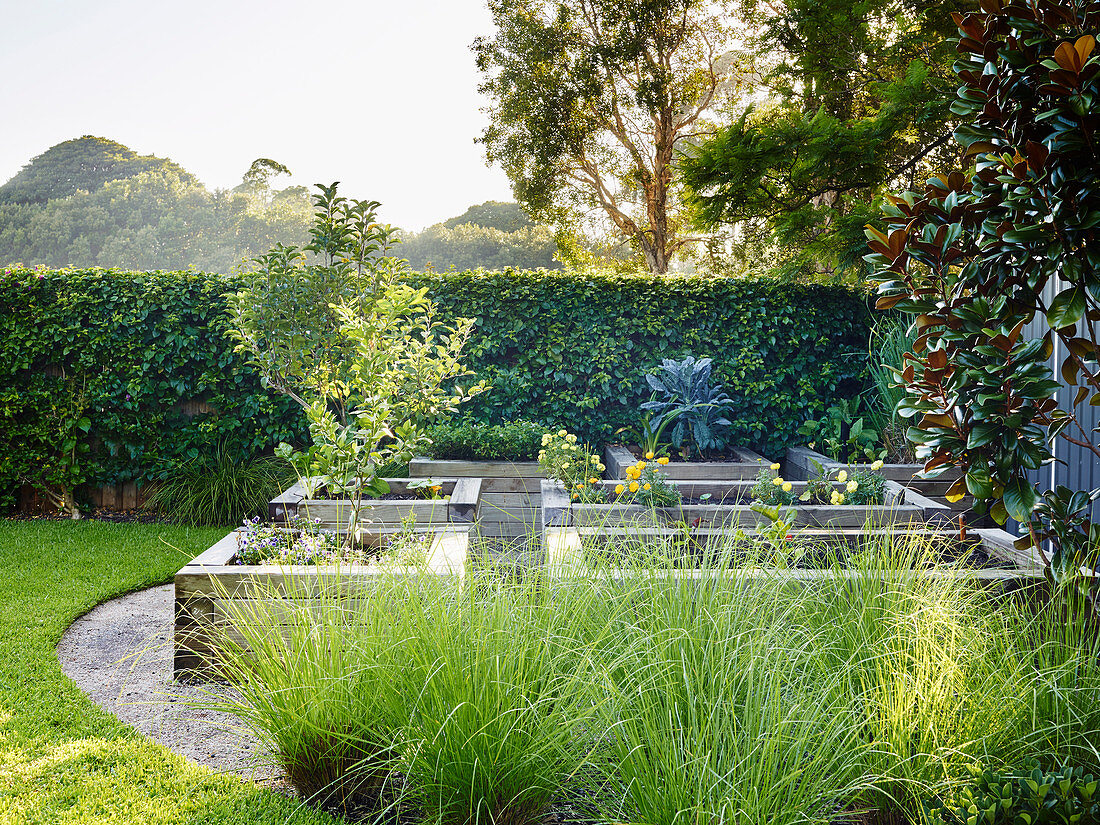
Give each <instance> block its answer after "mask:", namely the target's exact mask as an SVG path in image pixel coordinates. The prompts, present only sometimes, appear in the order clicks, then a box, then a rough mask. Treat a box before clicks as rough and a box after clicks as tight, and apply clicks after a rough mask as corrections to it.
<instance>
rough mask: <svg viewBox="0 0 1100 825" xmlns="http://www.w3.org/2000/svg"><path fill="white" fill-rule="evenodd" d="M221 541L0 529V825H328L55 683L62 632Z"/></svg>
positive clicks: (59, 526)
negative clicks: (193, 759)
mask: <svg viewBox="0 0 1100 825" xmlns="http://www.w3.org/2000/svg"><path fill="white" fill-rule="evenodd" d="M223 533H224V531H223V530H219V529H187V528H179V527H167V526H164V525H119V524H109V523H104V522H91V521H85V522H68V521H65V522H60V521H0V564H2V565H3V567H2V569H3V574H2V575H0V823H3V825H9V824H10V825H14V824H15V823H157V824H158V825H159V824H160V823H211V825H212V824H213V823H234V825H252V823H276V822H277V823H303V824H305V823H309V824H310V825H312V823H331V822H333V821H334V820H333V819H331V818H330V817H327V816H325V815H322V814H319V813H316V812H314V811H311V810H308V809H303V808H301V807H300V806H299V805H298V804H297V803H295V802H294V801H292V800H288V799H285V798H283V797H281V796H279V795H277V794H275V793H273V792H270V791H265V790H260V789H257V788H256V787H254V786H253V785H252V784H250V783H248V782H245V781H243V780H240V779H237V778H235V777H231V776H219V775H216V774H214V773H212V772H211V771H209V770H207V769H205V768H202V767H199V766H197V765H194V764H192V763H189V762H187V761H186V760H185V759H184V758H183V757H181V756H177V755H175V754H173V753H172V752H170V751H169V750H167V749H166V748H164V747H162V746H161V745H158V744H157V743H155V742H153V741H152V740H150V739H149V738H147V737H145V736H143V735H141V734H139V733H137V732H135V731H134V730H132V729H130V728H128V727H127V726H125V725H123V724H122V723H121V722H119V721H118V720H117V719H115V718H114V717H113V716H111V715H110V714H108V713H106V712H104V711H103V710H100V708H99V707H97V706H96V705H95V704H93V703H92V702H91V701H90V700H89V699H88V698H87V697H85V696H84V694H83V693H81V691H80V690H79V689H78V688H77V687H76V686H75V685H73V684H72V682H70V681H69V680H68V679H67V678H65V676H64V675H63V674H62V673H61V667H60V664H59V663H58V660H57V656H56V653H55V648H56V646H57V643H58V640H59V639H60V638H61V634H62V633H63V632H64V630H65V628H66V627H68V625H69V624H70V623H71V622H72V621H73V620H74V619H76V618H77V617H78V616H80V615H81V614H83V613H84V612H86V611H87V610H89V609H90V608H92V607H93V606H94V605H96V604H98V603H99V602H102V601H105V600H107V599H110V598H112V597H113V596H117V595H120V594H123V593H127V592H130V591H133V590H139V589H142V588H145V587H150V586H152V585H156V584H162V583H164V582H166V581H169V580H170V579H171V576H172V574H173V573H174V572H175V571H176V570H177V569H178V568H179V567H180V566H181V565H182V564H183V562H184V561H185V559H186V558H190V557H191V556H193V555H194V554H195V553H196V552H198V551H199V550H201V549H203V548H205V547H207V546H208V545H209V544H211V543H212V542H213V540H214V539H215V538H218V537H220V535H222V534H223Z"/></svg>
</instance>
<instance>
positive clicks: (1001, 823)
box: [929, 760, 1100, 825]
mask: <svg viewBox="0 0 1100 825" xmlns="http://www.w3.org/2000/svg"><path fill="white" fill-rule="evenodd" d="M1098 784H1100V783H1097V781H1096V780H1095V779H1094V778H1093V776H1092V774H1085V772H1084V771H1083V770H1082V769H1081V768H1079V767H1078V768H1075V767H1072V766H1070V765H1066V766H1064V767H1062V768H1060V769H1058V770H1054V771H1050V772H1047V771H1044V770H1043V769H1042V768H1041V767H1040V766H1039V763H1038V761H1035V760H1032V761H1030V762H1028V763H1027V764H1026V765H1024V766H1023V767H1022V768H1017V769H1013V768H1002V769H1000V770H996V771H994V770H990V769H988V768H987V769H985V770H982V771H977V770H975V771H974V780H973V783H972V784H968V785H963V786H962V787H961V788H959V789H957V790H956V791H955V792H954V793H952V794H951V795H950V796H948V797H947V798H946V799H944V800H943V801H942V802H941V803H940V804H938V805H936V804H933V805H931V806H929V818H930V819H931V820H932V821H933V822H938V823H943V825H971V824H972V823H974V825H976V823H978V822H981V823H984V825H1017V823H1027V825H1066V824H1067V823H1071V822H1074V823H1080V825H1088V823H1096V822H1100V797H1097V795H1096V789H1097V786H1098Z"/></svg>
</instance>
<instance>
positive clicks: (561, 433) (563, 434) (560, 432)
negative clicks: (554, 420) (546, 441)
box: [558, 430, 566, 438]
mask: <svg viewBox="0 0 1100 825" xmlns="http://www.w3.org/2000/svg"><path fill="white" fill-rule="evenodd" d="M558 435H560V436H561V437H562V438H564V437H565V436H566V432H565V430H558Z"/></svg>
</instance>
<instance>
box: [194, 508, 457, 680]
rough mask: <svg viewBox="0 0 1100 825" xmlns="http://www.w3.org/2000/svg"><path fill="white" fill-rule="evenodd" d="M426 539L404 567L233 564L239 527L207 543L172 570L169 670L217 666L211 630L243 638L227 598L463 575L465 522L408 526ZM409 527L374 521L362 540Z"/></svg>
mask: <svg viewBox="0 0 1100 825" xmlns="http://www.w3.org/2000/svg"><path fill="white" fill-rule="evenodd" d="M412 532H413V534H414V535H418V536H422V537H423V540H424V542H425V545H426V546H425V550H424V561H423V564H419V565H416V566H408V567H402V566H399V565H396V564H392V563H389V564H385V563H378V562H373V563H370V564H341V565H244V564H236V563H235V559H236V557H237V552H238V538H237V537H238V535H239V534H240V531H238V530H234V531H233V532H232V533H230V534H229V535H227V536H226V537H225V538H223V539H221V540H220V541H218V542H217V543H216V544H214V545H213V546H211V547H210V548H208V549H207V550H205V551H204V552H203V553H201V554H200V555H199V556H197V557H196V558H195V559H193V560H192V561H190V562H189V563H188V564H187V565H186V566H185V567H184V568H183V569H181V570H180V571H179V572H178V573H176V576H175V580H174V584H175V629H174V641H173V645H174V663H175V664H174V672H175V675H176V677H177V678H181V677H183V678H187V677H191V676H200V675H201V676H209V675H211V674H212V673H213V672H214V671H216V662H213V661H212V648H213V646H212V644H211V641H212V637H213V636H219V637H224V636H226V635H228V638H230V639H235V640H237V641H240V636H239V634H235V631H234V629H233V627H232V622H231V620H230V616H231V615H232V611H231V610H230V609H229V607H230V605H229V604H227V603H228V602H231V601H241V600H244V601H248V600H253V599H255V598H257V597H270V596H271V595H272V594H274V595H276V597H280V598H287V599H293V600H295V602H296V603H302V604H308V603H309V602H311V601H315V600H317V599H318V597H319V594H320V592H321V589H322V588H323V587H333V586H338V587H339V588H340V593H341V595H347V596H355V595H357V594H360V593H361V594H364V595H369V594H370V592H371V588H373V587H374V586H375V583H376V582H377V580H378V578H379V577H380V576H383V575H394V574H397V575H436V576H450V577H456V578H459V579H461V578H462V577H463V576H465V573H466V570H467V566H468V560H469V552H470V527H469V526H464V527H460V526H457V525H443V526H438V527H429V528H422V529H419V530H414V531H412ZM408 535H409V531H402V530H397V529H387V528H379V529H375V530H372V531H371V532H370V533H369V534H367V535H366V536H365V540H366V541H367V542H368V543H371V544H373V545H375V546H379V547H383V546H384V545H385V544H386V543H388V541H389V540H391V539H392V538H394V537H396V536H402V537H407V536H408Z"/></svg>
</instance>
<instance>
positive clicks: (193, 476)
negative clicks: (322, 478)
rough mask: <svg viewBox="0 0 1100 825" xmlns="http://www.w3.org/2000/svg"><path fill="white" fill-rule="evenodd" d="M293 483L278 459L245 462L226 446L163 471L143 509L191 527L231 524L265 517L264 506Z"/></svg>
mask: <svg viewBox="0 0 1100 825" xmlns="http://www.w3.org/2000/svg"><path fill="white" fill-rule="evenodd" d="M295 478H296V476H295V473H294V470H293V469H292V468H291V466H290V465H289V464H287V463H286V462H285V461H283V460H282V459H278V458H272V457H270V456H267V457H256V456H248V457H244V456H241V455H239V454H237V453H235V452H234V451H233V450H231V449H230V448H229V447H228V446H227V445H226V444H224V443H223V444H219V445H218V447H217V449H216V450H214V451H213V452H208V453H204V454H203V455H200V456H199V457H198V458H193V459H189V460H188V461H185V462H183V463H182V464H178V465H175V466H173V467H171V468H170V469H168V470H167V473H166V475H165V476H164V478H163V479H161V480H160V481H159V482H157V484H156V487H155V489H154V490H153V492H152V493H151V494H150V495H149V497H148V498H147V499H146V500H145V507H146V508H147V509H149V510H153V511H155V512H157V513H159V514H160V515H162V516H164V517H166V518H168V519H170V520H171V521H173V522H176V523H178V524H186V525H188V526H190V527H199V526H205V525H235V524H240V523H241V521H242V520H244V519H246V518H249V517H251V516H254V515H256V514H264V515H266V514H267V503H268V502H269V501H270V500H271V499H273V498H274V497H275V496H277V495H278V494H279V493H281V492H282V491H283V490H285V489H286V488H287V487H289V486H290V484H291V483H292V482H293V481H294V479H295Z"/></svg>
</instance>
